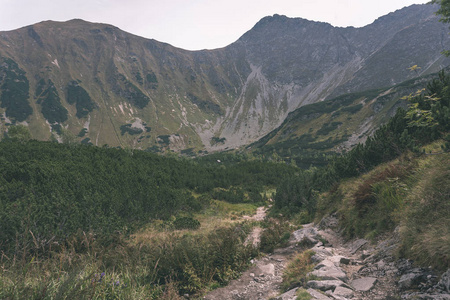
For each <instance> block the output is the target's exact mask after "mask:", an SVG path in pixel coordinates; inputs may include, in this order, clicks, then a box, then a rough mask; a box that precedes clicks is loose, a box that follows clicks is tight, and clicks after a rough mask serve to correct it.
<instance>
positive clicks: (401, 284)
mask: <svg viewBox="0 0 450 300" xmlns="http://www.w3.org/2000/svg"><path fill="white" fill-rule="evenodd" d="M337 231H338V222H337V219H336V218H335V217H333V216H331V217H327V218H324V219H323V220H322V221H321V222H320V223H319V224H317V225H314V224H308V225H305V226H304V227H303V228H302V229H300V230H297V231H295V232H294V233H293V234H292V236H291V240H290V245H289V246H288V247H286V248H283V249H277V250H276V251H275V252H274V253H273V254H270V255H267V256H264V257H261V258H259V259H257V260H255V261H254V266H253V267H252V268H250V269H249V270H248V271H246V272H245V273H244V274H243V275H242V276H241V277H240V278H239V279H237V280H234V281H232V282H231V283H230V284H229V285H228V286H227V287H224V288H220V289H217V290H215V291H212V292H210V293H209V294H208V295H206V296H205V297H204V299H249V300H259V299H277V300H293V299H297V296H296V292H297V290H298V287H293V288H292V289H291V290H289V291H287V292H286V293H283V294H281V295H280V292H279V287H280V284H281V282H282V275H283V270H284V269H285V267H286V264H287V262H288V261H289V259H290V258H291V257H292V256H293V255H294V253H297V252H299V251H304V250H306V249H307V248H308V247H305V245H312V246H311V248H310V249H311V250H312V251H314V253H315V254H314V256H313V257H312V260H313V261H314V263H315V267H314V270H313V271H312V272H311V273H310V274H309V275H308V278H311V279H309V280H308V281H307V282H306V287H303V288H304V289H305V290H306V291H307V293H308V294H309V295H310V296H311V299H323V300H327V299H339V300H343V299H361V300H363V299H380V300H381V299H436V300H443V299H450V270H448V271H447V272H445V273H444V274H442V275H441V276H438V274H437V273H436V272H435V271H434V270H432V269H430V268H420V267H417V266H414V264H413V262H411V261H409V260H405V259H396V258H395V250H396V247H397V245H398V242H399V239H398V237H397V233H396V232H393V233H391V234H388V235H385V236H384V237H383V238H381V239H380V240H379V241H378V242H376V243H370V242H369V241H367V240H364V239H356V240H352V241H344V240H343V239H342V238H341V237H340V235H339V233H338V232H337ZM312 278H313V279H312Z"/></svg>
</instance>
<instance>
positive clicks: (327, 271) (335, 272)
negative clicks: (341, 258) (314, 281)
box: [310, 265, 348, 281]
mask: <svg viewBox="0 0 450 300" xmlns="http://www.w3.org/2000/svg"><path fill="white" fill-rule="evenodd" d="M310 274H311V275H314V276H317V277H319V278H322V279H326V280H333V279H336V278H337V279H339V280H342V281H347V280H348V278H347V275H346V274H345V273H344V271H342V270H341V269H340V268H338V267H336V266H334V265H333V266H332V267H328V266H324V267H322V268H320V269H319V270H314V271H312V272H311V273H310Z"/></svg>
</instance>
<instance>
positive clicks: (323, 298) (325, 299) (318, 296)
mask: <svg viewBox="0 0 450 300" xmlns="http://www.w3.org/2000/svg"><path fill="white" fill-rule="evenodd" d="M306 291H307V292H308V293H309V294H310V295H311V296H313V297H314V299H319V300H332V299H331V298H330V297H327V296H325V295H324V294H322V293H320V292H318V291H316V290H313V289H307V290H306Z"/></svg>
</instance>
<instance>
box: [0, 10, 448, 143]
mask: <svg viewBox="0 0 450 300" xmlns="http://www.w3.org/2000/svg"><path fill="white" fill-rule="evenodd" d="M435 9H436V7H435V6H425V5H414V6H412V7H408V8H404V9H402V10H399V11H396V12H394V13H391V14H390V15H387V16H384V17H381V18H379V19H377V20H376V21H375V22H374V23H372V24H370V25H367V26H365V27H362V28H353V27H347V28H340V27H333V26H332V25H330V24H327V23H323V22H314V21H308V20H305V19H300V18H295V19H292V18H288V17H285V16H280V15H275V17H274V16H272V17H265V18H263V19H261V20H260V21H259V22H258V23H257V24H255V26H254V27H253V28H252V29H251V30H250V31H248V32H247V33H245V34H244V35H242V36H241V38H239V39H238V40H237V41H236V42H234V43H232V44H230V45H229V46H226V47H224V48H219V49H215V50H199V51H189V50H183V49H180V48H176V47H174V46H172V45H170V44H167V43H162V42H159V41H156V40H153V39H146V38H142V37H139V36H136V35H133V34H129V33H127V32H125V31H122V30H121V29H119V28H117V27H115V26H112V25H108V24H102V23H91V22H87V21H83V20H80V19H73V20H70V21H68V22H55V21H43V22H40V23H37V24H34V25H30V26H26V27H23V28H20V29H17V30H13V31H7V32H0V57H2V58H3V65H4V67H3V69H2V70H0V78H2V79H1V80H0V86H1V85H5V84H6V83H5V82H10V83H11V82H14V80H19V79H17V78H15V77H14V78H15V79H14V78H12V79H11V80H9V81H8V80H7V78H8V77H7V74H10V75H11V73H10V72H8V70H9V69H11V68H13V67H12V65H10V64H9V63H7V62H6V60H8V59H11V60H12V61H13V62H14V63H16V65H17V68H16V69H17V71H14V72H19V73H21V72H25V73H24V74H26V75H23V76H25V79H26V80H27V81H28V82H29V83H28V86H29V95H30V100H31V101H30V100H28V99H25V100H26V101H28V102H29V103H30V105H31V108H32V111H33V113H32V114H31V115H29V116H28V117H27V118H26V121H27V124H28V125H29V128H30V130H31V132H32V135H33V137H35V138H38V139H44V140H45V139H49V138H51V137H52V136H53V137H55V138H57V139H61V134H62V135H64V134H65V133H69V134H72V135H82V136H80V137H79V138H78V140H84V141H85V142H92V143H94V144H96V145H103V144H108V145H111V146H126V147H133V148H140V149H151V150H152V151H167V150H169V149H171V150H177V151H180V150H189V149H191V150H192V151H203V150H208V151H211V150H212V151H214V150H223V149H227V148H234V147H239V146H242V145H245V144H248V143H250V142H254V141H256V140H258V139H259V138H261V137H263V136H264V135H265V134H267V133H269V132H270V131H272V130H273V129H274V128H276V127H277V126H279V125H280V124H281V123H282V122H283V120H284V118H285V117H286V116H287V114H288V113H289V112H291V111H293V110H294V109H296V108H298V107H300V106H303V105H307V104H309V103H315V102H318V101H322V100H324V99H327V98H330V97H332V96H333V97H334V96H336V95H342V94H344V93H348V92H357V91H362V90H365V89H369V88H373V87H380V86H387V85H392V84H395V83H399V82H401V81H404V80H406V79H410V78H413V77H415V76H418V75H422V74H427V73H432V72H436V71H438V70H439V69H441V68H442V67H445V66H447V65H449V64H450V60H449V59H444V58H443V57H442V56H441V55H440V51H441V50H443V49H440V48H443V47H447V48H449V47H450V43H449V41H448V40H445V39H444V38H443V35H442V33H443V32H444V30H446V29H447V28H446V26H445V25H444V24H440V23H439V22H438V21H437V17H436V16H434V10H435ZM416 18H420V19H419V21H418V20H416ZM297 23H301V24H303V25H302V26H297V25H295V24H297ZM292 24H294V25H292ZM393 24H394V25H395V26H392V25H393ZM386 28H387V29H386ZM408 28H410V29H409V31H408V30H407V29H408ZM381 29H383V30H384V31H382V32H380V30H381ZM430 31H432V32H437V33H436V34H430ZM396 34H397V36H396V38H395V39H394V38H393V37H394V36H395V35H396ZM390 36H391V40H390V39H389V37H390ZM426 38H428V40H427V43H426V44H425V45H423V44H424V43H421V40H422V39H426ZM395 40H399V41H401V42H398V43H395ZM383 41H384V43H385V44H383ZM408 41H409V44H408V43H406V42H408ZM402 43H405V44H406V46H404V45H402ZM381 44H383V47H380V45H381ZM411 45H413V46H414V45H416V46H415V48H417V51H416V52H417V53H414V56H411V55H409V54H408V51H409V49H411ZM417 45H419V46H417ZM427 45H430V46H429V47H428V46H427ZM378 51H381V54H382V55H379V56H377V55H376V53H377V52H378ZM383 51H384V52H383ZM383 53H385V54H386V55H385V54H383ZM405 55H406V59H401V56H405ZM385 57H387V58H386V59H384V60H383V58H385ZM417 60H420V61H419V62H417ZM393 61H394V62H396V66H395V68H396V70H399V71H398V72H396V73H395V74H394V73H393V74H392V76H391V77H389V76H386V71H385V68H387V67H389V66H391V65H393V63H392V62H393ZM397 61H398V62H397ZM412 65H419V66H427V68H426V69H422V70H421V71H420V73H418V74H411V72H409V71H408V70H407V68H408V67H411V66H412ZM374 66H376V67H377V68H374ZM19 70H22V71H19ZM380 74H382V75H383V76H381V75H380ZM11 76H12V75H11ZM42 80H43V82H44V83H43V84H44V85H45V86H44V90H45V88H49V87H50V86H52V84H53V85H54V86H55V89H53V90H52V91H53V94H55V95H56V94H57V97H55V99H59V100H55V99H53V100H54V101H53V100H52V101H50V100H47V101H45V100H44V99H41V100H39V99H38V97H37V95H36V90H37V87H38V83H39V82H42ZM22 82H23V84H24V85H26V82H25V80H23V81H22ZM75 82H76V84H75ZM11 84H12V83H11ZM69 86H76V89H77V90H78V91H79V93H81V94H83V95H84V97H85V98H82V99H81V98H80V99H81V100H80V103H84V104H83V105H86V106H87V107H83V105H82V104H80V103H79V102H76V101H75V100H70V99H68V98H67V97H68V94H67V93H68V89H69ZM6 89H7V87H6V88H3V93H2V94H4V93H5V90H6ZM81 90H84V91H85V92H82V91H81ZM55 91H56V92H55ZM33 94H35V96H34V97H35V98H36V99H34V100H37V102H36V101H33V99H32V98H33ZM47 94H48V93H47ZM86 95H88V96H89V97H87V96H86ZM46 97H48V96H46ZM88 98H90V100H89V99H88ZM0 100H2V101H3V99H2V98H1V96H0ZM25 100H23V101H25ZM58 101H59V104H58ZM71 101H72V102H71ZM74 101H75V102H74ZM89 101H92V102H93V103H94V104H95V105H94V104H92V103H91V104H89V103H90V102H89ZM38 102H39V103H38ZM70 102H71V103H72V104H70ZM48 103H53V105H54V106H55V107H54V109H56V107H58V109H59V110H61V111H63V109H65V110H67V116H68V117H67V120H64V121H53V122H49V120H48V118H47V117H45V116H44V114H43V112H42V109H43V107H42V105H44V104H45V105H48ZM5 105H6V104H3V102H2V108H5ZM92 107H94V108H92ZM78 109H80V111H83V113H81V112H79V111H78ZM1 112H2V111H0V113H1ZM86 112H87V114H86ZM78 116H81V117H78ZM2 119H3V120H2V127H1V130H2V132H5V131H6V130H7V126H5V125H6V124H7V123H13V122H14V118H13V117H11V116H8V113H5V110H4V111H3V118H2ZM7 120H9V121H10V122H7ZM52 120H53V119H52ZM61 120H62V119H61ZM19 121H20V120H19ZM61 128H62V129H61ZM82 132H84V135H83V134H82ZM86 139H88V140H86Z"/></svg>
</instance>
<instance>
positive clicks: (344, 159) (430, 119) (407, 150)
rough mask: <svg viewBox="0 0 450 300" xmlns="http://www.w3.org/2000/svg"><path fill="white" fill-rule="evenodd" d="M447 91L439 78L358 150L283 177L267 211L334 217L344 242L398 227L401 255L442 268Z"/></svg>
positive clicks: (448, 223) (448, 83) (449, 185)
mask: <svg viewBox="0 0 450 300" xmlns="http://www.w3.org/2000/svg"><path fill="white" fill-rule="evenodd" d="M449 87H450V77H449V76H448V75H445V74H444V73H441V74H440V75H439V78H437V79H435V80H433V81H431V82H430V83H429V84H428V86H427V89H426V91H423V90H421V91H419V92H418V93H416V94H415V95H411V96H409V97H408V103H409V107H408V110H403V109H399V110H398V111H397V114H396V115H395V116H394V117H393V118H392V119H391V120H390V121H389V122H388V123H387V124H386V125H384V126H381V127H380V128H379V129H378V130H377V131H376V132H375V134H374V135H373V136H372V137H370V138H368V140H367V141H366V143H365V144H359V145H357V146H356V147H355V148H354V149H352V150H351V151H349V152H348V153H346V154H344V155H341V156H336V157H335V158H333V159H332V160H331V161H330V163H329V165H328V166H327V167H326V168H321V169H310V170H308V171H302V172H299V175H297V176H295V177H293V178H292V177H290V178H286V179H285V180H284V181H283V182H281V183H280V185H279V186H278V189H277V193H276V196H275V198H274V200H275V205H274V207H275V210H274V211H273V212H272V213H273V214H277V213H282V214H284V215H291V216H295V215H297V216H301V218H302V219H303V220H305V221H309V220H311V219H312V218H314V217H315V218H316V219H317V218H320V216H323V215H325V214H327V213H332V212H337V213H338V215H339V218H340V220H341V226H342V228H343V233H344V234H345V235H346V236H347V237H349V238H352V237H356V236H358V237H366V238H375V237H376V236H378V235H379V234H380V233H383V232H385V231H387V230H393V229H394V228H395V227H396V226H399V225H400V226H401V228H402V231H401V236H402V250H401V254H403V255H406V256H408V257H410V258H414V259H416V260H417V261H418V262H421V263H426V264H429V265H433V266H434V267H436V268H438V269H445V268H447V267H449V266H450V260H449V257H450V248H449V247H448V245H449V243H448V238H447V237H448V235H446V234H445V230H446V228H449V227H450V218H449V217H448V216H449V215H450V207H449V201H448V200H449V199H450V197H449V195H450V181H449V180H450V178H449V176H448V173H449V166H450V164H449V163H448V162H449V161H448V160H449V157H450V154H449V153H448V152H449V149H450V148H449V142H450V94H449ZM430 143H434V144H430ZM427 145H430V146H427ZM442 231H444V232H442ZM442 233H444V235H442ZM424 243H426V244H427V246H426V247H423V244H424Z"/></svg>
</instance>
